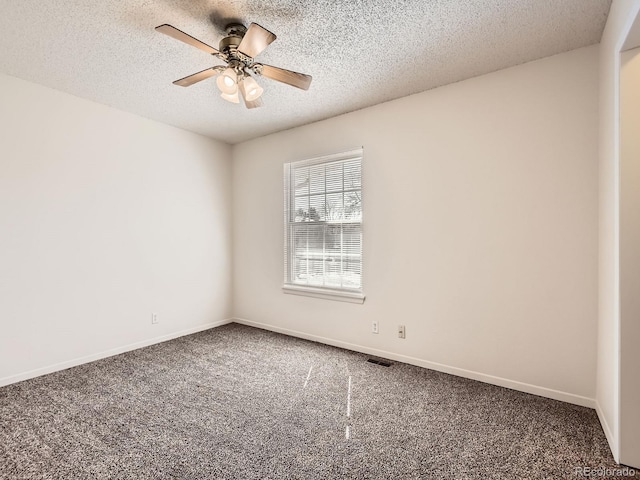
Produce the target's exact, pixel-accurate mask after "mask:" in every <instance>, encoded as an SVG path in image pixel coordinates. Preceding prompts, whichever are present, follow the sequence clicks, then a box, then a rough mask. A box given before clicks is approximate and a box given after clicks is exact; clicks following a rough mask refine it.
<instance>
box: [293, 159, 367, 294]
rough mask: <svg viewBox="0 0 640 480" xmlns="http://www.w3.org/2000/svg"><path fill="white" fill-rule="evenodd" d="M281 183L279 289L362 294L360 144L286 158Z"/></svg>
mask: <svg viewBox="0 0 640 480" xmlns="http://www.w3.org/2000/svg"><path fill="white" fill-rule="evenodd" d="M284 185H285V211H284V215H285V263H284V271H285V279H284V282H285V290H286V289H287V287H292V288H293V289H296V290H300V291H304V290H308V291H316V292H325V293H328V294H331V293H332V292H334V293H335V292H338V296H341V297H352V298H359V299H363V298H364V297H363V296H362V149H358V150H352V151H349V152H344V153H340V154H336V155H330V156H327V157H321V158H315V159H311V160H304V161H301V162H294V163H288V164H286V165H285V170H284ZM290 293H291V292H290ZM350 294H352V295H350Z"/></svg>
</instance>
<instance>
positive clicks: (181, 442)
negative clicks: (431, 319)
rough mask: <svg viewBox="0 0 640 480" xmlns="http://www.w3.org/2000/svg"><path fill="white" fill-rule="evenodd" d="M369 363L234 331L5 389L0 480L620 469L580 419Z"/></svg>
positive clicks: (533, 474) (526, 475)
mask: <svg viewBox="0 0 640 480" xmlns="http://www.w3.org/2000/svg"><path fill="white" fill-rule="evenodd" d="M366 359H367V357H366V356H365V355H362V354H359V353H355V352H349V351H346V350H341V349H338V348H334V347H329V346H326V345H322V344H319V343H312V342H308V341H305V340H300V339H296V338H292V337H287V336H284V335H279V334H276V333H271V332H266V331H263V330H257V329H254V328H250V327H245V326H241V325H237V324H232V325H226V326H224V327H219V328H216V329H213V330H208V331H206V332H202V333H198V334H195V335H190V336H187V337H182V338H179V339H176V340H172V341H170V342H166V343H162V344H159V345H154V346H152V347H148V348H144V349H141V350H136V351H133V352H129V353H125V354H123V355H118V356H115V357H111V358H107V359H104V360H100V361H97V362H93V363H89V364H85V365H81V366H78V367H75V368H72V369H69V370H65V371H62V372H57V373H54V374H51V375H46V376H43V377H39V378H35V379H32V380H28V381H25V382H21V383H17V384H13V385H9V386H7V387H3V388H0V478H3V479H5V478H6V479H13V480H20V479H45V478H46V479H54V478H55V479H96V480H99V479H108V478H114V479H115V478H117V479H138V480H146V479H154V480H155V479H170V478H171V479H184V480H186V479H193V480H204V479H216V480H219V479H229V480H232V479H242V480H250V479H274V480H275V479H278V480H288V479H305V480H307V479H308V480H313V479H322V480H329V479H363V480H364V479H370V480H374V479H380V480H389V479H398V480H405V479H465V480H473V479H482V480H490V479H496V480H497V479H503V480H514V479H571V478H575V479H577V478H585V477H588V476H589V475H583V474H582V473H580V472H584V471H585V470H584V469H585V468H591V469H594V470H593V472H601V473H602V472H603V471H606V470H610V471H612V472H615V470H613V469H615V468H617V465H616V464H615V462H614V460H613V458H612V457H611V453H610V451H609V447H608V445H607V441H606V440H605V437H604V433H603V431H602V428H601V427H600V424H599V423H598V418H597V416H596V413H595V412H594V411H593V410H592V409H589V408H585V407H578V406H575V405H570V404H567V403H562V402H558V401H556V400H550V399H547V398H542V397H537V396H535V395H529V394H526V393H522V392H516V391H514V390H508V389H506V388H501V387H496V386H494V385H488V384H486V383H481V382H476V381H474V380H468V379H465V378H460V377H454V376H452V375H447V374H445V373H439V372H435V371H432V370H427V369H424V368H420V367H414V366H411V365H405V364H402V363H396V364H394V365H392V366H391V367H388V368H386V367H381V366H379V365H373V364H371V363H367V362H366ZM349 378H350V379H351V390H350V393H351V395H349V393H348V392H349ZM348 401H349V403H348V405H349V407H347V402H348ZM347 427H349V438H347V435H346V431H347ZM576 469H582V470H579V471H578V470H576ZM599 469H602V470H599ZM576 472H578V473H576ZM595 476H596V475H593V477H595ZM593 477H592V478H593ZM597 477H598V478H620V477H616V476H615V473H613V474H612V475H609V474H605V475H597ZM625 478H640V473H638V474H637V475H636V476H635V477H629V476H627V477H625Z"/></svg>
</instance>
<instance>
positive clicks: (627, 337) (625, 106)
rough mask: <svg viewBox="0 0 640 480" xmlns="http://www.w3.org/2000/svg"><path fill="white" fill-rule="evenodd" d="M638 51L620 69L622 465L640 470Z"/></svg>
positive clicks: (626, 56)
mask: <svg viewBox="0 0 640 480" xmlns="http://www.w3.org/2000/svg"><path fill="white" fill-rule="evenodd" d="M639 288H640V48H635V49H633V50H631V51H628V52H624V53H623V54H622V58H621V70H620V462H621V463H624V464H626V465H631V466H634V467H637V468H640V375H638V366H639V365H640V349H639V348H638V345H640V321H639V319H640V296H638V289H639Z"/></svg>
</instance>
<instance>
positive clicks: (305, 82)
mask: <svg viewBox="0 0 640 480" xmlns="http://www.w3.org/2000/svg"><path fill="white" fill-rule="evenodd" d="M258 65H259V66H260V69H259V72H260V74H261V75H262V76H264V77H267V78H270V79H272V80H276V81H278V82H282V83H286V84H288V85H291V86H293V87H297V88H301V89H302V90H309V86H310V85H311V80H312V77H311V75H305V74H304V73H298V72H292V71H291V70H285V69H284V68H278V67H272V66H271V65H263V64H258Z"/></svg>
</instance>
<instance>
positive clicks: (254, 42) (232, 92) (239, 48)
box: [156, 23, 311, 108]
mask: <svg viewBox="0 0 640 480" xmlns="http://www.w3.org/2000/svg"><path fill="white" fill-rule="evenodd" d="M156 30H157V31H158V32H160V33H164V34H165V35H169V36H170V37H173V38H175V39H176V40H180V41H181V42H184V43H186V44H188V45H191V46H193V47H196V48H199V49H200V50H203V51H205V52H207V53H209V54H211V55H213V56H214V57H218V58H219V59H221V60H222V61H224V62H225V63H226V64H227V65H226V66H223V65H218V66H214V67H211V68H207V69H206V70H202V71H201V72H198V73H194V74H193V75H189V76H187V77H184V78H181V79H180V80H176V81H175V82H173V83H174V85H180V86H181V87H188V86H190V85H193V84H194V83H197V82H200V81H202V80H205V79H207V78H210V77H213V76H215V75H218V78H217V79H216V83H217V85H218V88H219V89H220V91H221V92H222V94H221V96H222V98H224V99H225V100H227V101H228V102H231V103H240V96H242V99H243V100H244V103H245V105H246V106H247V108H257V107H260V106H262V98H260V97H261V95H262V92H263V88H262V87H261V86H260V85H258V82H256V81H255V79H254V78H253V76H254V75H262V76H264V77H267V78H270V79H272V80H276V81H278V82H282V83H286V84H288V85H292V86H294V87H297V88H300V89H302V90H308V89H309V85H311V76H310V75H305V74H303V73H297V72H292V71H291V70H285V69H283V68H278V67H272V66H271V65H265V64H263V63H257V62H255V61H254V58H255V57H257V56H258V55H259V54H260V53H261V52H262V51H263V50H264V49H265V48H267V47H268V46H269V45H270V44H271V43H272V42H273V41H274V40H275V39H276V36H275V35H274V34H273V33H271V32H270V31H269V30H267V29H266V28H263V27H261V26H260V25H258V24H257V23H252V24H251V25H249V28H246V27H245V26H244V25H241V24H238V23H232V24H229V25H227V27H226V28H225V31H226V34H227V36H226V37H224V38H223V39H222V40H220V45H219V47H218V49H215V48H213V47H211V46H210V45H207V44H206V43H204V42H201V41H200V40H198V39H197V38H194V37H192V36H191V35H188V34H186V33H184V32H183V31H182V30H178V29H177V28H176V27H173V26H171V25H167V24H164V25H160V26H158V27H156ZM239 94H240V95H239Z"/></svg>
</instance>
